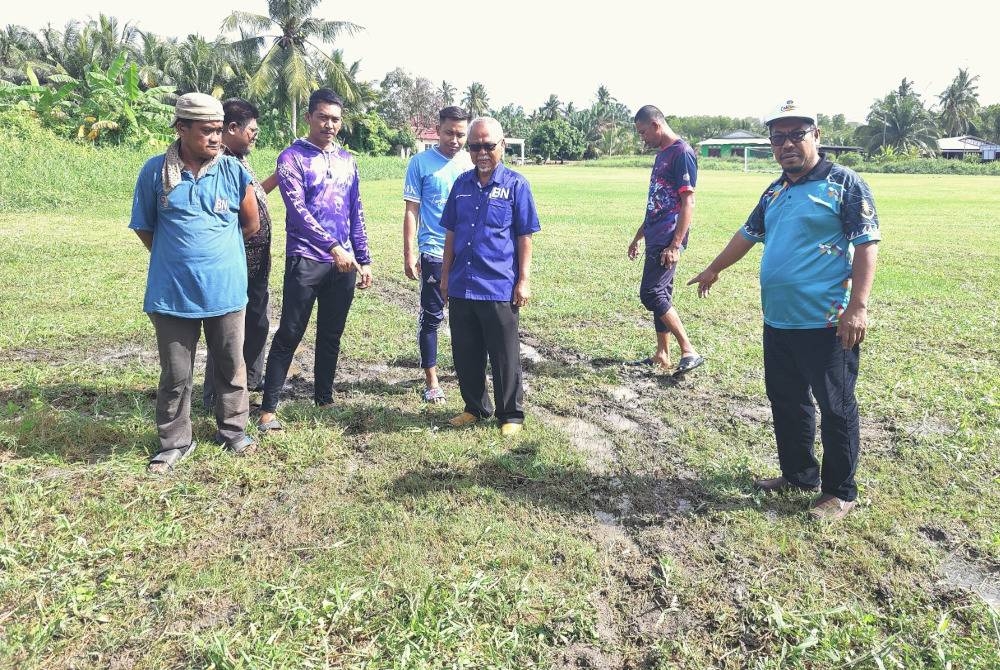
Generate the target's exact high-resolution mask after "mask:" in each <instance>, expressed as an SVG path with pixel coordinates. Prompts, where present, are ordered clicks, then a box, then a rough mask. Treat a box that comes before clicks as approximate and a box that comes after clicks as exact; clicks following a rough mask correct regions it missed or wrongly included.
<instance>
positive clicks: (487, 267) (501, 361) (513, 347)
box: [441, 117, 541, 435]
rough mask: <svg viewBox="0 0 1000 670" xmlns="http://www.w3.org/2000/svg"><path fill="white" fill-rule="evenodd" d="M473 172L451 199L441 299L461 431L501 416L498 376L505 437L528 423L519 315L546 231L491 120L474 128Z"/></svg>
mask: <svg viewBox="0 0 1000 670" xmlns="http://www.w3.org/2000/svg"><path fill="white" fill-rule="evenodd" d="M468 149H469V155H470V157H471V158H472V162H473V165H474V166H475V167H474V168H473V169H472V170H470V171H468V172H466V173H464V174H462V175H461V176H460V177H459V178H458V179H457V180H456V181H455V185H454V186H453V187H452V189H451V193H450V194H449V196H448V202H447V203H446V204H445V208H444V212H443V214H442V215H441V226H442V227H443V228H444V229H445V231H446V232H445V241H444V257H443V265H442V270H441V295H443V296H445V300H447V301H448V306H449V308H450V312H451V314H450V319H451V350H452V357H453V358H454V361H455V371H456V372H457V373H458V385H459V389H460V390H461V392H462V400H463V401H464V402H465V411H463V412H462V413H461V414H459V415H457V416H455V417H453V418H452V419H451V420H450V421H449V423H450V424H451V425H452V426H454V427H456V428H458V427H462V426H468V425H471V424H474V423H476V422H477V421H480V420H482V419H486V418H488V417H489V416H491V415H492V414H493V413H494V410H493V406H492V405H491V403H490V398H489V395H488V393H487V390H486V361H487V357H488V358H489V362H490V368H491V369H492V372H493V396H494V400H495V405H496V417H497V421H498V422H499V424H500V429H501V433H502V434H503V435H514V434H516V433H518V432H520V430H521V427H522V424H523V422H524V408H523V407H522V400H523V390H522V385H521V345H520V342H519V340H518V336H517V327H518V314H519V310H520V308H521V307H524V306H525V305H527V304H528V301H529V300H530V299H531V283H530V277H531V236H532V234H533V233H536V232H538V231H539V230H541V226H540V225H539V223H538V213H537V212H536V211H535V201H534V198H533V197H532V195H531V187H530V186H529V185H528V182H527V180H526V179H525V178H524V177H522V176H521V175H519V174H518V173H516V172H514V171H513V170H511V169H509V168H507V167H506V166H504V165H503V163H502V159H503V153H504V135H503V128H502V127H501V126H500V123H499V122H498V121H497V120H496V119H493V118H490V117H480V118H477V119H475V120H474V121H473V122H472V124H471V125H470V126H469V141H468Z"/></svg>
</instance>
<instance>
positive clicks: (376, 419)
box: [278, 397, 456, 436]
mask: <svg viewBox="0 0 1000 670" xmlns="http://www.w3.org/2000/svg"><path fill="white" fill-rule="evenodd" d="M455 413H456V412H455V409H454V408H453V407H444V406H442V405H431V404H424V405H421V409H420V410H419V411H410V410H400V409H399V408H398V407H392V406H386V405H383V404H379V403H377V402H367V401H362V402H359V401H357V400H353V399H338V398H336V397H335V398H334V404H333V406H331V407H324V408H320V407H315V406H313V405H311V404H305V403H302V402H289V403H285V404H282V406H281V407H279V409H278V415H279V418H280V419H281V420H282V421H284V422H285V424H286V428H288V429H289V430H294V422H296V421H322V422H327V423H329V424H330V425H331V427H332V426H339V427H340V428H342V429H343V431H344V435H346V436H357V435H373V434H387V433H415V432H422V431H435V430H438V429H441V428H443V427H446V426H447V425H448V419H450V418H451V417H452V416H454V415H455Z"/></svg>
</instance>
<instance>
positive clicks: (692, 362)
mask: <svg viewBox="0 0 1000 670" xmlns="http://www.w3.org/2000/svg"><path fill="white" fill-rule="evenodd" d="M704 362H705V357H704V356H701V355H698V354H696V355H694V356H684V357H682V358H681V360H680V362H679V363H678V364H677V369H676V370H674V377H682V376H684V375H686V374H687V373H689V372H691V371H692V370H694V369H695V368H696V367H698V366H699V365H701V364H702V363H704Z"/></svg>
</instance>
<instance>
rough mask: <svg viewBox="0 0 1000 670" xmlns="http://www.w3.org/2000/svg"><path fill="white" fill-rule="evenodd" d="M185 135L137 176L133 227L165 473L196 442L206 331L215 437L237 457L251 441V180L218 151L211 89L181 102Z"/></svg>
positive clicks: (153, 467)
mask: <svg viewBox="0 0 1000 670" xmlns="http://www.w3.org/2000/svg"><path fill="white" fill-rule="evenodd" d="M175 114H176V118H175V119H174V129H175V130H176V131H177V136H178V139H177V141H176V142H174V143H173V144H171V145H170V146H169V147H168V148H167V152H166V153H165V154H162V155H160V156H155V157H153V158H150V159H149V160H148V161H147V162H146V164H145V165H144V166H143V168H142V170H141V171H140V172H139V178H138V180H137V182H136V185H135V197H134V200H133V202H132V221H131V223H129V228H131V229H132V230H134V231H135V232H136V235H138V236H139V239H140V240H142V243H143V244H144V245H145V246H146V249H148V250H149V252H150V255H149V272H148V276H147V279H146V296H145V300H144V302H143V311H144V312H146V313H147V314H148V315H149V318H150V320H151V321H152V322H153V328H154V330H155V331H156V344H157V348H158V349H159V354H160V384H159V387H158V388H157V391H156V427H157V433H158V435H159V441H160V448H159V450H158V451H157V453H156V455H154V456H153V458H152V459H151V460H150V462H149V471H150V472H155V473H163V472H166V471H167V470H170V469H171V468H172V467H173V466H174V465H175V464H176V463H177V462H178V461H180V460H181V459H182V458H184V457H185V456H187V455H188V454H189V453H190V452H191V451H192V450H193V449H194V446H195V442H194V440H193V439H192V428H191V390H192V380H193V375H194V356H195V349H196V348H197V346H198V338H199V336H200V334H201V329H202V327H204V328H205V340H206V341H207V342H208V346H209V348H210V349H211V350H212V353H213V355H214V357H215V365H214V367H213V374H214V377H215V379H214V381H215V389H216V401H215V402H216V405H215V418H216V423H217V425H218V432H217V433H216V434H215V441H216V442H217V443H218V444H220V445H222V446H224V447H225V448H226V449H227V450H229V451H231V452H233V453H243V452H244V451H246V449H247V448H248V447H249V446H250V445H251V444H252V443H253V441H252V440H251V439H250V438H249V437H247V435H246V432H245V431H246V424H247V417H248V415H249V401H248V399H247V369H246V365H245V364H244V361H243V333H244V330H243V328H244V323H243V322H244V314H245V308H246V304H247V261H246V255H245V254H244V250H243V249H244V247H243V241H244V240H245V239H246V238H249V237H251V236H252V235H253V234H254V233H256V232H257V231H258V230H259V228H260V221H259V218H258V212H257V197H256V195H255V194H254V190H253V187H252V182H253V178H252V176H251V175H250V173H249V172H247V170H246V169H245V168H244V167H243V166H242V165H240V163H239V162H238V161H237V160H236V159H235V158H231V157H229V156H223V155H222V154H220V153H219V149H220V148H221V141H222V119H223V110H222V103H221V102H219V101H218V100H216V99H215V98H213V97H212V96H210V95H207V94H205V93H188V94H185V95H182V96H181V97H179V98H178V99H177V105H176V111H175Z"/></svg>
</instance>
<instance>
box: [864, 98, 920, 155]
mask: <svg viewBox="0 0 1000 670" xmlns="http://www.w3.org/2000/svg"><path fill="white" fill-rule="evenodd" d="M937 136H938V130H937V126H936V125H935V123H934V118H933V117H932V116H931V113H930V112H929V111H927V109H926V108H925V107H924V105H923V103H922V102H921V101H920V98H918V97H917V96H916V95H899V94H898V93H897V92H896V91H893V92H891V93H889V95H887V96H885V97H884V98H882V99H881V100H876V101H875V103H874V104H873V105H872V106H871V111H869V112H868V118H867V122H866V125H863V126H861V127H860V128H858V130H857V138H858V141H859V142H860V143H861V144H863V145H864V146H865V148H866V149H868V151H871V152H874V151H877V150H878V149H880V148H883V147H892V148H893V149H895V150H898V151H900V152H903V153H906V152H908V151H911V150H916V151H919V152H921V153H924V154H934V153H936V152H937Z"/></svg>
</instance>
